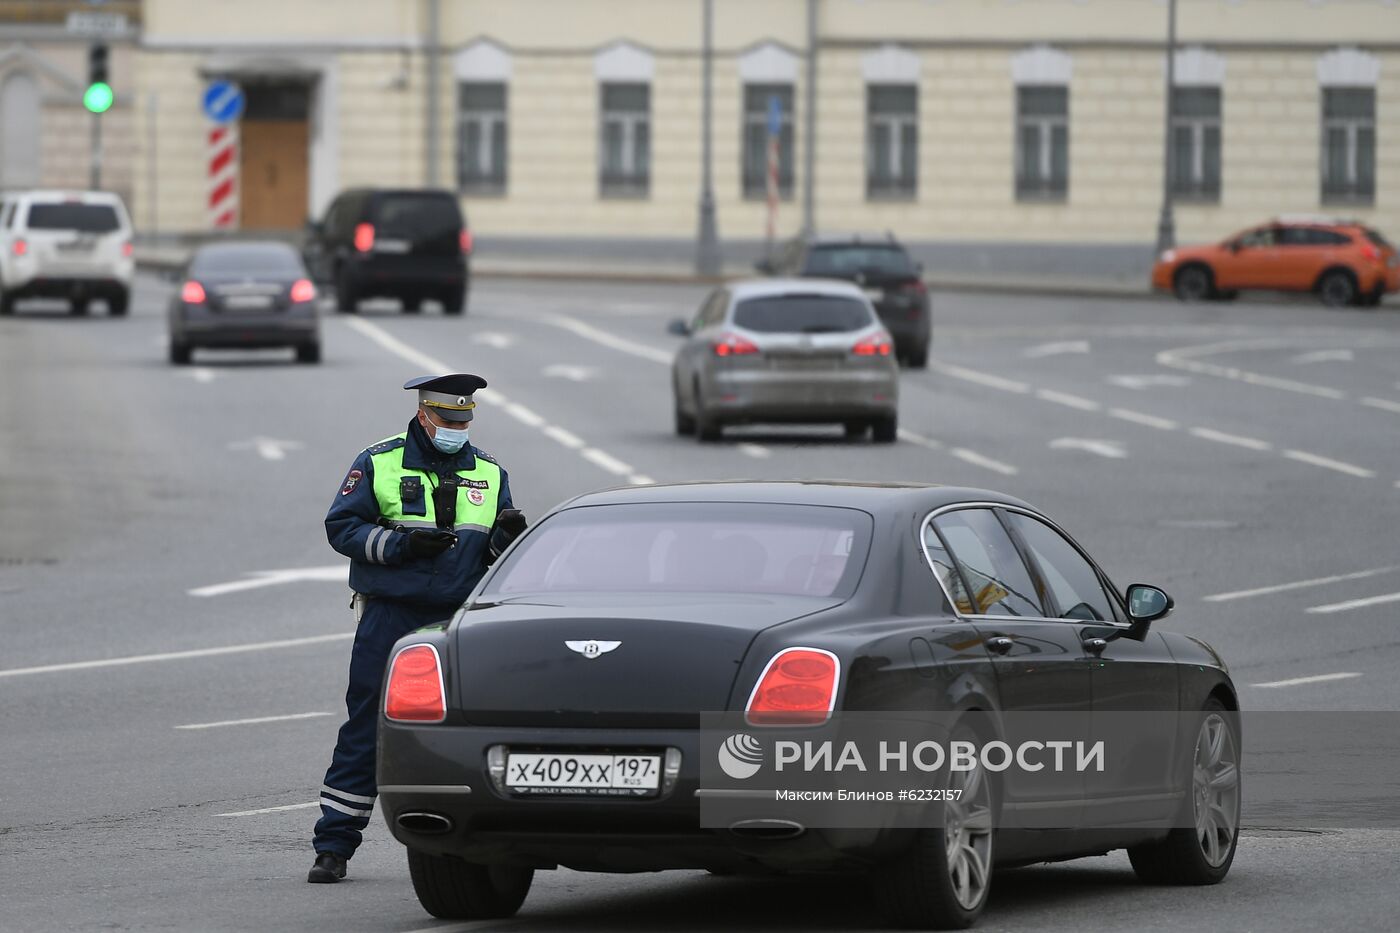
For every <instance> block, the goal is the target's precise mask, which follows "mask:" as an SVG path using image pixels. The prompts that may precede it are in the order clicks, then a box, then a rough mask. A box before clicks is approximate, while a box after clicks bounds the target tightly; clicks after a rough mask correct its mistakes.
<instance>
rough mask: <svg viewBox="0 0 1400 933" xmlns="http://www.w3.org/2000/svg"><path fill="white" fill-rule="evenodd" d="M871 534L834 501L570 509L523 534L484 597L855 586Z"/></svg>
mask: <svg viewBox="0 0 1400 933" xmlns="http://www.w3.org/2000/svg"><path fill="white" fill-rule="evenodd" d="M870 534H871V519H870V516H869V515H867V514H866V513H864V512H860V511H857V510H854V509H845V508H833V507H827V506H805V505H769V504H764V503H714V502H686V503H666V504H662V503H655V504H653V503H645V504H636V505H611V506H589V507H584V508H575V509H568V510H566V511H563V512H560V513H558V514H557V515H554V516H552V517H551V518H549V520H548V521H546V522H545V523H544V524H542V525H541V526H540V527H539V528H537V529H535V530H534V531H532V532H531V533H530V534H529V536H528V537H526V538H525V539H524V540H523V541H521V542H520V545H519V546H518V547H517V548H516V549H515V550H514V551H513V552H511V554H510V556H509V558H507V560H506V561H505V563H504V565H503V566H502V567H500V568H499V569H498V570H497V572H496V573H495V574H494V575H493V576H492V578H491V580H490V582H489V583H488V584H487V586H486V588H485V589H484V590H483V591H482V593H481V596H482V597H483V598H490V597H491V596H509V595H517V594H527V593H528V594H542V593H564V592H586V593H600V592H614V593H673V592H703V593H720V594H774V595H790V596H831V595H833V594H837V593H841V594H847V593H849V592H851V591H852V590H853V589H854V588H855V583H856V580H857V579H858V578H859V576H860V570H861V568H862V567H863V566H864V564H865V554H866V551H867V549H868V547H869V542H870Z"/></svg>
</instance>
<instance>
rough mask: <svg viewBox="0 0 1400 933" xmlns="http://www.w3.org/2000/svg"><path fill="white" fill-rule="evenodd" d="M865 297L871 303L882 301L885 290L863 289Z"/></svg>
mask: <svg viewBox="0 0 1400 933" xmlns="http://www.w3.org/2000/svg"><path fill="white" fill-rule="evenodd" d="M865 297H866V298H869V299H870V300H871V301H884V300H885V290H884V289H883V288H867V289H865Z"/></svg>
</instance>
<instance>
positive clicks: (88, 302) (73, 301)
mask: <svg viewBox="0 0 1400 933" xmlns="http://www.w3.org/2000/svg"><path fill="white" fill-rule="evenodd" d="M92 305H93V300H92V299H91V298H70V299H69V300H68V313H69V314H71V315H73V316H74V317H87V314H88V312H89V311H91V310H92Z"/></svg>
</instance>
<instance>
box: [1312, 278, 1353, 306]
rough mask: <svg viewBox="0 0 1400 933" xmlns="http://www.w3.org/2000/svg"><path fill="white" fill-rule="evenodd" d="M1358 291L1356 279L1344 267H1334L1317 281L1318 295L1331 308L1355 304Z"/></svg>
mask: <svg viewBox="0 0 1400 933" xmlns="http://www.w3.org/2000/svg"><path fill="white" fill-rule="evenodd" d="M1356 293H1357V289H1356V279H1355V278H1354V277H1353V276H1352V274H1351V273H1350V272H1347V271H1345V270H1342V269H1333V270H1332V271H1331V272H1328V273H1326V274H1325V275H1323V276H1322V278H1321V279H1319V280H1318V282H1317V297H1318V298H1320V299H1321V300H1322V303H1323V304H1324V305H1326V306H1327V307H1329V308H1345V307H1346V306H1347V305H1350V304H1355V302H1356Z"/></svg>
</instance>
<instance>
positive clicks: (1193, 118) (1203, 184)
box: [1172, 84, 1225, 203]
mask: <svg viewBox="0 0 1400 933" xmlns="http://www.w3.org/2000/svg"><path fill="white" fill-rule="evenodd" d="M1181 91H1215V92H1216V103H1217V106H1216V114H1215V116H1213V117H1207V116H1199V115H1194V114H1193V115H1185V114H1181V113H1180V112H1179V111H1178V109H1177V108H1176V106H1175V105H1173V107H1172V145H1173V147H1175V145H1176V134H1177V131H1178V130H1182V129H1185V130H1189V131H1190V132H1191V164H1190V169H1191V171H1190V175H1189V178H1187V179H1186V180H1185V183H1184V184H1183V183H1182V179H1181V175H1180V171H1179V168H1180V167H1179V166H1177V165H1176V164H1175V162H1173V165H1172V168H1173V169H1176V170H1177V173H1176V177H1174V178H1172V199H1173V200H1181V201H1197V202H1203V203H1211V202H1216V201H1219V200H1220V189H1221V188H1222V187H1223V183H1224V178H1223V176H1224V174H1225V166H1224V148H1225V139H1224V128H1223V123H1224V120H1223V115H1224V110H1225V103H1224V100H1223V94H1222V93H1221V89H1220V88H1219V87H1204V86H1196V87H1191V86H1185V87H1183V86H1182V85H1180V84H1178V85H1177V86H1176V87H1175V88H1174V89H1173V94H1176V93H1179V92H1181ZM1212 127H1213V128H1214V129H1215V131H1216V138H1217V139H1218V140H1219V141H1220V148H1221V152H1220V153H1217V156H1216V163H1217V165H1218V166H1219V171H1220V176H1221V177H1217V178H1215V179H1214V180H1213V181H1214V183H1213V184H1210V183H1209V182H1210V181H1211V180H1210V179H1207V178H1206V132H1207V130H1209V129H1211V128H1212Z"/></svg>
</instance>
